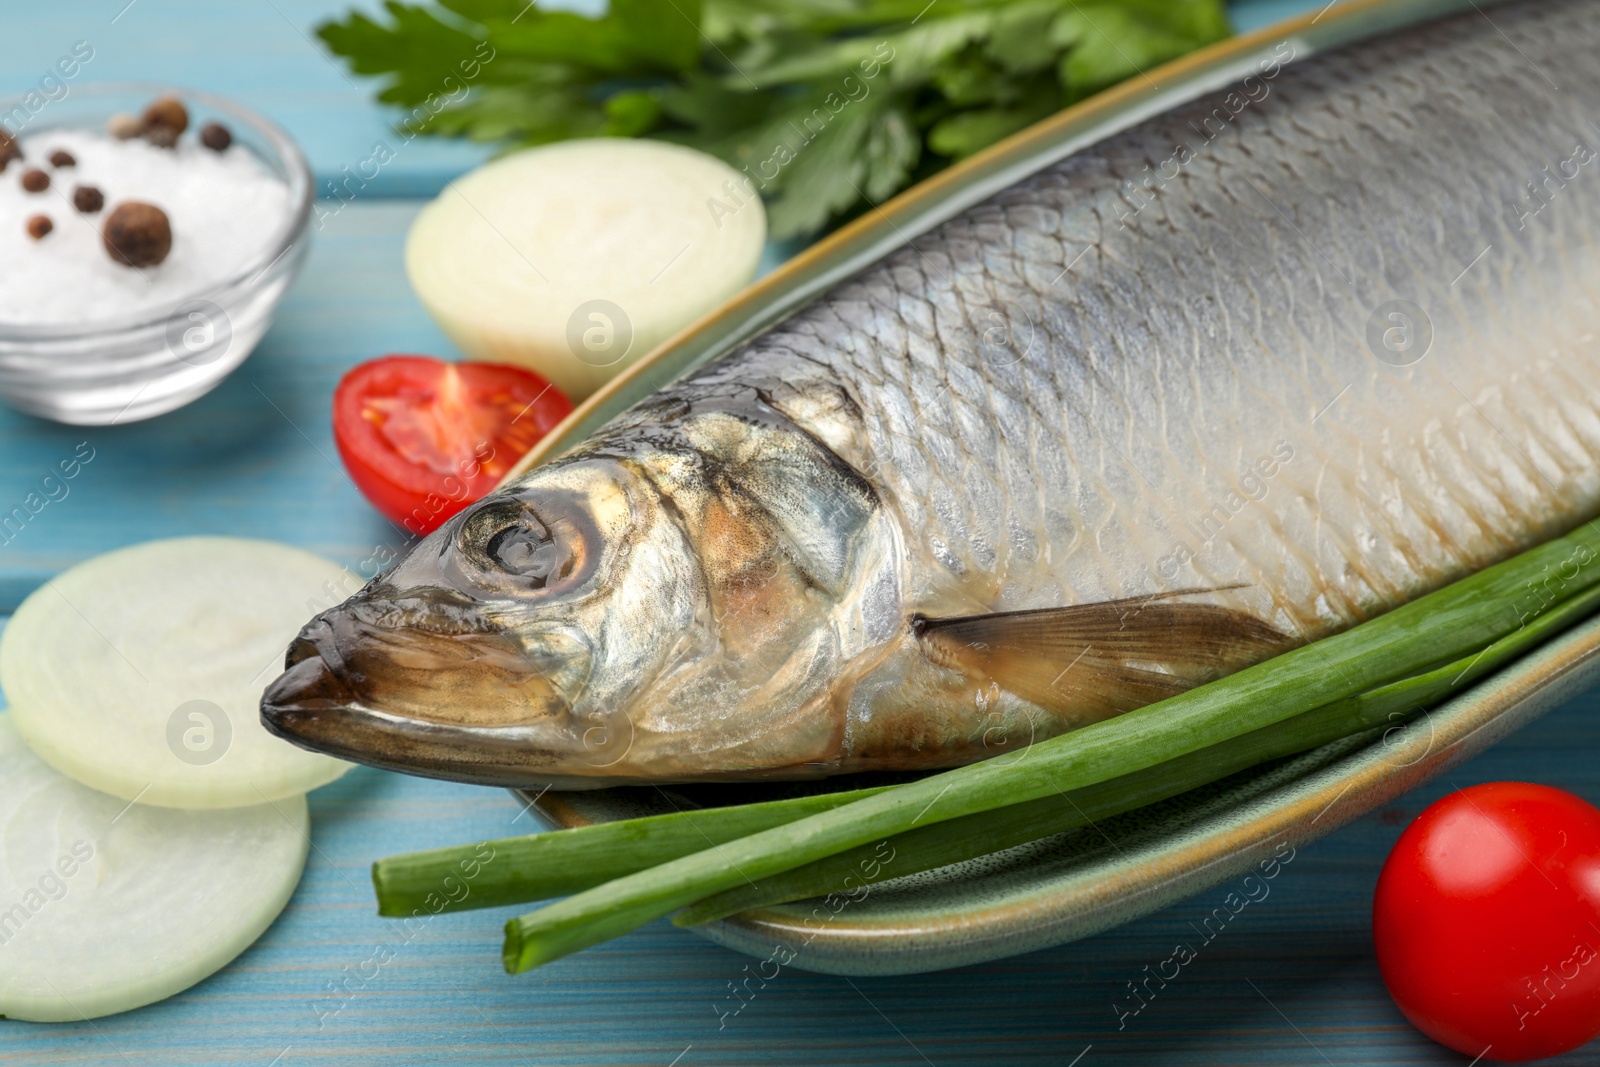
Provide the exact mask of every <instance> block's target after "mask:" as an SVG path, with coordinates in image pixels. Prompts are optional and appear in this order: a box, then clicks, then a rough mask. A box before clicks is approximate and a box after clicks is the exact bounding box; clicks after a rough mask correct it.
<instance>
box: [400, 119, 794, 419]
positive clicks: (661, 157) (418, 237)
mask: <svg viewBox="0 0 1600 1067" xmlns="http://www.w3.org/2000/svg"><path fill="white" fill-rule="evenodd" d="M766 229H767V221H766V212H765V210H764V208H763V207H762V205H761V199H760V197H759V196H758V195H757V194H756V191H755V187H754V185H753V184H752V183H751V181H750V179H748V178H747V177H745V176H744V175H742V174H740V173H739V172H738V171H736V170H734V169H733V168H732V167H730V166H728V165H727V164H726V163H723V162H722V161H721V160H719V159H716V158H714V157H712V156H708V155H706V154H704V153H703V152H697V151H695V150H693V149H691V148H684V147H681V146H679V145H672V144H664V143H662V142H660V141H632V140H626V139H622V138H615V137H612V138H602V139H598V140H577V141H565V142H562V143H561V144H554V145H546V146H544V147H541V148H532V149H528V150H527V151H524V152H517V153H514V154H512V155H509V156H506V157H504V158H503V159H498V160H495V161H494V162H492V163H489V164H486V165H485V166H482V167H480V168H478V169H477V170H475V171H473V172H472V173H471V174H468V175H467V176H465V177H463V178H460V179H457V180H456V181H454V182H452V183H451V184H450V185H449V186H448V187H447V188H446V189H445V191H444V192H442V193H440V194H439V197H438V199H436V200H434V201H433V203H431V204H429V205H428V206H427V207H426V208H424V209H423V210H422V213H421V214H419V215H418V216H417V219H416V222H414V223H413V224H412V226H411V233H410V235H409V236H408V237H407V239H406V273H407V274H408V275H410V278H411V284H412V287H413V288H415V289H416V291H417V296H418V297H420V298H421V300H422V303H423V306H425V307H426V308H427V309H428V312H429V313H430V314H431V315H433V317H434V319H435V320H437V321H438V323H439V325H440V327H441V328H442V329H443V330H444V332H445V333H447V334H449V335H450V339H451V340H452V341H454V342H455V343H456V344H457V345H458V346H459V347H460V348H461V350H462V351H463V352H465V353H466V354H467V355H468V357H469V358H471V359H476V360H484V361H487V362H490V363H518V364H521V365H523V366H527V367H531V368H532V369H534V370H536V371H538V372H539V373H540V374H542V375H544V376H545V377H546V378H548V379H550V381H552V382H554V383H555V384H556V386H557V388H559V389H560V390H561V391H562V392H564V393H566V394H567V396H568V397H570V398H571V399H572V400H574V401H578V400H582V399H583V398H584V397H586V396H588V395H589V394H590V393H592V392H594V391H595V390H596V389H598V388H599V387H600V386H601V385H603V384H604V383H605V382H606V381H607V380H608V379H610V378H611V377H613V376H614V375H616V374H617V373H618V372H619V371H620V370H621V369H622V368H623V367H625V366H627V365H628V364H630V363H632V362H633V361H634V360H636V359H638V358H639V357H640V356H642V355H644V354H645V353H646V352H648V351H650V349H652V348H654V347H655V346H656V345H657V344H659V343H660V342H662V341H664V340H666V339H667V338H668V337H670V336H671V335H672V334H674V333H676V332H677V331H678V330H679V329H681V328H682V327H684V326H687V325H688V324H689V323H691V322H693V321H694V320H695V319H697V318H699V317H700V316H701V315H702V314H704V313H705V312H707V311H709V310H711V309H712V308H714V307H716V306H717V305H718V304H720V303H721V302H722V301H724V300H726V299H727V298H728V297H730V296H732V295H733V294H734V293H735V292H737V291H738V290H739V289H740V288H742V287H743V286H744V285H745V284H746V283H747V282H749V281H750V279H751V278H752V277H754V276H755V271H756V267H757V265H758V263H759V262H760V259H761V248H762V243H763V241H764V240H765V238H766Z"/></svg>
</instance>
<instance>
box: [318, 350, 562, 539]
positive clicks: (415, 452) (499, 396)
mask: <svg viewBox="0 0 1600 1067" xmlns="http://www.w3.org/2000/svg"><path fill="white" fill-rule="evenodd" d="M571 410H572V403H571V401H569V400H568V399H567V398H566V397H565V396H563V395H562V394H561V391H560V390H559V389H557V388H556V387H555V386H553V385H551V384H550V383H549V382H547V381H545V380H544V379H543V378H541V377H539V375H537V374H535V373H533V372H532V371H530V370H524V369H523V368H521V367H511V366H504V365H501V364H498V363H447V362H445V361H444V360H439V359H433V358H431V357H429V356H398V355H397V356H383V357H381V358H379V359H374V360H369V361H367V362H366V363H362V364H359V365H358V366H356V367H353V368H351V370H350V371H349V372H348V373H347V374H345V376H344V377H343V378H342V379H340V381H339V387H338V388H337V389H335V390H334V392H333V439H334V441H335V442H336V443H337V444H338V446H339V455H340V457H341V458H342V459H343V460H344V465H345V468H346V469H347V470H349V472H350V478H351V480H352V481H354V482H355V483H356V486H357V488H359V489H360V490H361V492H362V493H363V494H364V495H365V496H366V498H367V499H368V500H370V501H371V502H372V505H373V506H374V507H376V508H377V509H378V510H379V511H381V512H383V513H384V514H385V515H387V516H388V517H389V518H390V519H392V520H393V521H395V522H397V523H399V524H400V525H401V526H403V527H405V529H406V530H407V531H408V532H410V533H413V534H417V535H419V536H420V535H422V534H426V533H429V532H431V531H432V530H434V529H435V528H437V527H438V526H439V525H440V524H441V523H443V522H444V521H445V520H446V519H448V518H449V517H450V516H452V515H454V514H455V513H456V512H458V511H460V510H461V509H462V508H464V507H466V506H467V505H468V504H470V503H472V502H473V501H474V500H477V499H478V498H479V497H481V496H483V495H484V494H486V493H488V492H489V491H490V490H491V489H493V488H494V487H495V485H496V484H498V483H499V481H500V479H501V478H502V477H504V476H505V473H506V471H508V470H510V469H511V466H512V464H514V463H516V461H517V460H518V459H520V458H521V457H522V456H523V455H524V454H525V453H526V452H527V451H528V450H529V449H531V448H532V447H533V446H534V445H535V444H536V443H538V441H539V439H540V438H541V437H543V436H544V435H545V434H547V433H549V432H550V430H551V429H552V428H553V427H554V426H555V425H556V423H558V422H560V421H561V420H562V419H563V418H565V417H566V415H567V413H568V412H570V411H571Z"/></svg>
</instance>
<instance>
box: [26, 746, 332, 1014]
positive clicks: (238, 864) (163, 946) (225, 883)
mask: <svg viewBox="0 0 1600 1067" xmlns="http://www.w3.org/2000/svg"><path fill="white" fill-rule="evenodd" d="M13 718H14V716H13V715H0V1015H5V1016H7V1017H9V1018H12V1019H27V1020H30V1021H34V1022H63V1021H68V1020H77V1019H92V1018H95V1017H97V1016H101V1015H110V1014H113V1013H115V1012H119V1011H127V1010H128V1009H130V1008H137V1007H139V1006H140V1005H143V1004H149V1003H152V1002H154V1001H157V1000H161V999H162V998H164V997H169V996H171V995H172V994H174V993H176V992H178V991H179V990H182V989H187V988H188V987H189V986H191V985H194V984H195V983H196V982H198V981H200V980H201V979H202V978H205V977H206V976H207V975H209V974H211V973H212V972H214V971H216V970H217V969H219V968H220V967H222V966H223V965H224V964H226V963H227V962H228V961H230V960H232V959H233V958H234V957H235V956H237V955H238V954H239V953H241V952H243V951H244V950H245V949H246V948H248V947H249V946H250V945H251V944H252V943H253V942H254V941H255V940H256V938H258V937H260V936H261V934H262V933H263V932H264V931H265V930H266V929H267V927H268V926H270V925H271V924H272V920H273V919H274V918H276V917H277V915H278V913H279V912H280V911H282V910H283V906H284V905H285V904H287V903H288V902H289V897H290V896H291V895H293V893H294V889H295V886H296V885H297V884H298V883H299V881H300V873H301V871H302V869H303V868H304V867H305V860H306V850H307V848H308V847H309V845H310V837H309V836H308V834H309V833H310V820H309V817H308V815H307V812H306V802H305V798H304V797H292V798H290V799H288V800H283V801H279V802H278V803H276V804H261V805H257V806H256V807H252V808H235V809H232V810H229V811H178V810H175V809H172V808H151V807H146V806H145V805H143V804H129V803H127V802H125V801H122V800H118V799H117V798H115V797H111V796H107V795H106V794H104V793H99V792H96V791H94V790H92V789H88V788H86V787H84V786H82V785H79V784H78V783H77V782H74V781H73V780H72V779H70V778H67V777H66V776H65V775H62V774H60V773H58V772H56V771H55V770H53V769H51V768H50V767H48V766H46V765H45V763H44V762H43V761H42V760H40V759H39V757H38V756H36V755H34V753H33V751H32V750H31V749H29V747H28V746H27V745H26V744H25V743H23V740H22V738H21V737H20V736H19V735H18V733H17V731H16V730H15V729H14V728H13V724H12V719H13Z"/></svg>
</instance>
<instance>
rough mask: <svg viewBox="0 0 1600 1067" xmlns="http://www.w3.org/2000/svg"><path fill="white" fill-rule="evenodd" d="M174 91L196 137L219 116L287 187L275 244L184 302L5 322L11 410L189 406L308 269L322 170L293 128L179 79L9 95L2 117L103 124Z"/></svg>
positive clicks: (0, 329)
mask: <svg viewBox="0 0 1600 1067" xmlns="http://www.w3.org/2000/svg"><path fill="white" fill-rule="evenodd" d="M168 93H170V94H173V95H176V96H177V97H178V98H179V99H181V100H182V101H183V103H184V106H185V107H186V108H188V110H189V129H188V131H186V132H185V134H184V136H185V137H186V138H189V137H193V136H194V132H193V131H195V130H196V129H198V128H199V127H200V126H201V125H202V124H203V123H205V122H208V121H212V120H220V121H221V122H223V123H224V124H225V125H226V126H227V127H228V129H229V131H230V132H231V133H232V134H233V144H234V145H235V146H239V147H243V148H244V149H246V150H248V151H250V152H252V153H254V154H255V156H256V157H257V158H258V159H259V160H260V161H261V162H262V163H263V164H264V165H265V166H266V168H267V169H268V170H269V171H270V172H271V173H272V174H274V175H276V176H277V177H279V178H281V179H283V181H285V182H286V183H287V184H288V186H289V198H288V207H287V209H286V211H285V213H284V216H283V218H282V220H281V221H280V222H279V225H278V227H277V229H276V230H275V231H274V232H273V235H272V237H271V238H270V239H269V240H268V241H267V243H266V244H264V245H263V246H262V247H261V248H260V249H259V250H257V251H256V253H255V254H254V255H252V256H251V257H250V258H249V259H248V260H247V261H246V262H245V263H244V264H243V265H242V266H240V267H239V268H238V269H237V270H235V271H234V272H233V273H232V274H231V275H227V276H223V277H218V278H216V279H214V280H213V281H212V282H211V283H210V284H208V285H207V286H205V287H204V288H201V289H199V290H197V291H195V292H192V293H188V294H185V296H184V297H183V299H181V300H178V301H175V302H170V303H164V304H159V305H154V306H151V307H148V308H143V309H140V310H138V311H134V312H129V313H127V314H123V315H118V316H114V317H106V318H100V319H96V318H87V319H86V321H83V322H74V323H59V324H58V323H50V324H32V323H26V324H24V323H10V322H0V401H4V402H5V403H6V404H9V405H10V406H11V407H14V408H17V409H19V410H22V411H26V412H29V413H30V414H34V415H38V416H41V417H43V418H46V419H52V420H54V421H56V422H66V423H76V424H79V425H90V426H102V425H107V424H110V423H124V422H132V421H135V420H137V419H147V418H150V417H151V416H154V415H160V414H162V413H163V412H167V411H171V410H173V409H174V408H178V407H182V406H183V405H184V404H187V403H189V402H190V401H191V400H194V399H196V398H198V397H200V396H203V395H204V394H206V393H207V392H209V391H210V390H211V389H213V388H214V387H215V386H216V385H217V383H218V382H220V381H222V379H223V378H225V377H227V376H228V374H229V373H230V372H231V371H232V370H233V369H234V368H235V367H237V366H239V364H241V363H243V362H244V360H245V357H246V356H248V355H249V354H250V352H251V350H252V349H253V348H255V346H256V342H258V341H259V340H260V339H261V335H262V334H264V333H265V332H266V330H267V327H268V326H269V325H270V324H271V321H272V314H273V311H274V310H275V309H276V308H277V305H278V301H279V299H280V298H281V297H282V296H283V293H284V290H286V289H287V288H288V287H289V283H290V282H292V281H293V280H294V277H295V275H296V274H298V273H299V270H300V267H301V265H302V263H304V261H305V256H306V250H307V246H308V244H309V241H308V235H307V232H306V224H307V222H308V220H309V219H310V217H311V203H312V198H313V197H312V194H313V184H312V178H311V171H310V168H309V167H308V166H307V165H306V159H305V156H304V155H303V154H302V153H301V151H300V149H299V147H298V146H297V145H296V144H295V143H294V141H293V140H291V139H290V138H289V135H288V134H287V133H285V132H284V131H283V130H281V129H280V128H279V127H278V126H277V125H276V124H274V123H273V122H271V121H270V120H268V119H266V118H264V117H263V116H261V115H259V114H257V113H255V112H254V111H251V110H249V109H248V108H245V107H243V106H241V105H239V104H236V103H233V102H232V101H229V100H224V99H222V98H220V97H217V96H213V95H211V94H209V93H203V92H196V91H193V90H189V89H182V88H178V87H174V86H168V85H157V84H145V83H134V82H101V83H88V84H84V85H70V86H69V88H68V90H67V92H66V94H65V95H63V96H61V97H59V98H57V99H55V100H47V99H43V98H42V97H41V96H40V95H39V94H38V93H36V92H35V93H29V94H23V95H18V96H11V97H7V98H4V99H0V121H4V122H5V124H6V125H7V126H8V127H9V128H10V131H11V133H12V134H13V135H14V136H16V137H17V138H18V139H19V140H21V139H23V138H27V137H31V136H33V135H35V134H37V133H39V132H41V131H46V130H53V129H54V130H60V129H90V130H95V131H103V130H105V128H106V122H107V120H108V119H110V118H111V116H113V115H116V114H124V113H125V114H134V115H137V114H139V113H140V112H142V111H143V110H144V109H145V107H146V106H147V105H148V104H149V103H150V102H151V101H152V100H154V99H155V98H156V97H158V96H162V95H164V94H168ZM14 167H15V165H13V169H14Z"/></svg>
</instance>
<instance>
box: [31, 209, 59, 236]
mask: <svg viewBox="0 0 1600 1067" xmlns="http://www.w3.org/2000/svg"><path fill="white" fill-rule="evenodd" d="M55 228H56V227H55V223H53V222H51V221H50V216H48V215H35V216H34V217H33V218H31V219H29V220H28V236H29V237H32V238H33V239H34V240H35V241H40V240H43V239H44V235H45V234H47V233H49V232H50V231H51V230H53V229H55Z"/></svg>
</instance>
